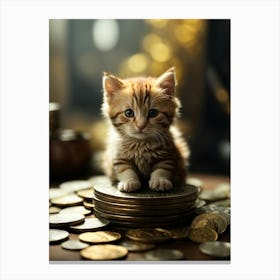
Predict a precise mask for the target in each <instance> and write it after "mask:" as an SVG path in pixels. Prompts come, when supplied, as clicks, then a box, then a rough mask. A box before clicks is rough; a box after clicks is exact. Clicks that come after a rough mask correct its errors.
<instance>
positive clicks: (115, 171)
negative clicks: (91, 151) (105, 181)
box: [102, 68, 190, 192]
mask: <svg viewBox="0 0 280 280" xmlns="http://www.w3.org/2000/svg"><path fill="white" fill-rule="evenodd" d="M175 86H176V77H175V69H174V68H170V69H169V70H167V71H166V72H165V73H163V74H162V75H161V76H159V77H158V78H151V77H147V78H145V77H136V78H128V79H120V78H117V77H115V76H114V75H111V74H108V73H104V76H103V89H104V103H103V105H102V111H103V114H104V116H106V117H107V118H109V119H110V123H111V127H110V132H109V137H108V141H107V149H106V152H105V157H104V166H103V167H104V171H105V173H106V175H107V176H109V177H110V178H111V180H112V181H113V182H118V189H119V190H120V191H123V192H133V191H136V190H138V189H140V188H141V182H143V181H144V182H145V181H148V184H149V187H150V188H151V189H152V190H155V191H167V190H170V189H171V188H172V186H173V182H175V181H180V182H184V180H185V175H186V166H187V164H188V158H189V154H190V152H189V148H188V146H187V143H186V142H185V141H184V139H183V138H182V136H181V134H180V132H179V131H178V129H177V128H176V127H175V126H174V125H173V123H174V120H175V119H176V116H177V114H178V110H179V108H180V101H179V100H178V98H177V97H175Z"/></svg>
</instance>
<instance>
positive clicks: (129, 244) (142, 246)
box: [120, 240, 156, 252]
mask: <svg viewBox="0 0 280 280" xmlns="http://www.w3.org/2000/svg"><path fill="white" fill-rule="evenodd" d="M120 245H121V246H123V247H125V248H126V249H127V250H128V251H129V252H142V251H147V250H151V249H153V248H155V246H156V245H155V244H152V243H141V242H137V241H133V240H124V241H123V242H121V243H120Z"/></svg>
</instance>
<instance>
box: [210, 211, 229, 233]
mask: <svg viewBox="0 0 280 280" xmlns="http://www.w3.org/2000/svg"><path fill="white" fill-rule="evenodd" d="M212 219H213V220H214V222H215V224H216V229H215V230H216V231H217V233H218V234H222V233H223V232H225V230H226V229H227V226H228V223H227V219H226V218H225V216H223V215H222V214H219V213H213V218H212Z"/></svg>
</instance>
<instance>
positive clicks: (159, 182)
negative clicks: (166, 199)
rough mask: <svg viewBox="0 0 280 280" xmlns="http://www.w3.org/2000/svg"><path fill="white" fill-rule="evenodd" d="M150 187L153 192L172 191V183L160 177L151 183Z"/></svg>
mask: <svg viewBox="0 0 280 280" xmlns="http://www.w3.org/2000/svg"><path fill="white" fill-rule="evenodd" d="M149 187H150V189H152V190H153V191H168V190H170V189H172V182H171V181H170V180H168V179H166V178H163V177H159V178H156V179H151V180H150V181H149Z"/></svg>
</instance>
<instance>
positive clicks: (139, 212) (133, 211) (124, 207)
mask: <svg viewBox="0 0 280 280" xmlns="http://www.w3.org/2000/svg"><path fill="white" fill-rule="evenodd" d="M93 199H94V203H95V208H96V209H98V210H100V211H102V212H105V213H108V214H119V215H133V216H150V215H153V216H163V215H165V216H167V215H172V214H174V215H175V214H179V213H184V212H186V211H187V210H190V209H192V208H194V206H195V200H192V201H189V202H186V203H185V202H183V203H172V204H168V203H164V204H161V205H153V204H151V205H140V204H136V205H135V204H133V203H132V204H131V205H130V204H121V203H113V202H110V203H109V202H106V201H102V200H100V199H98V198H96V196H94V197H93Z"/></svg>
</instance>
